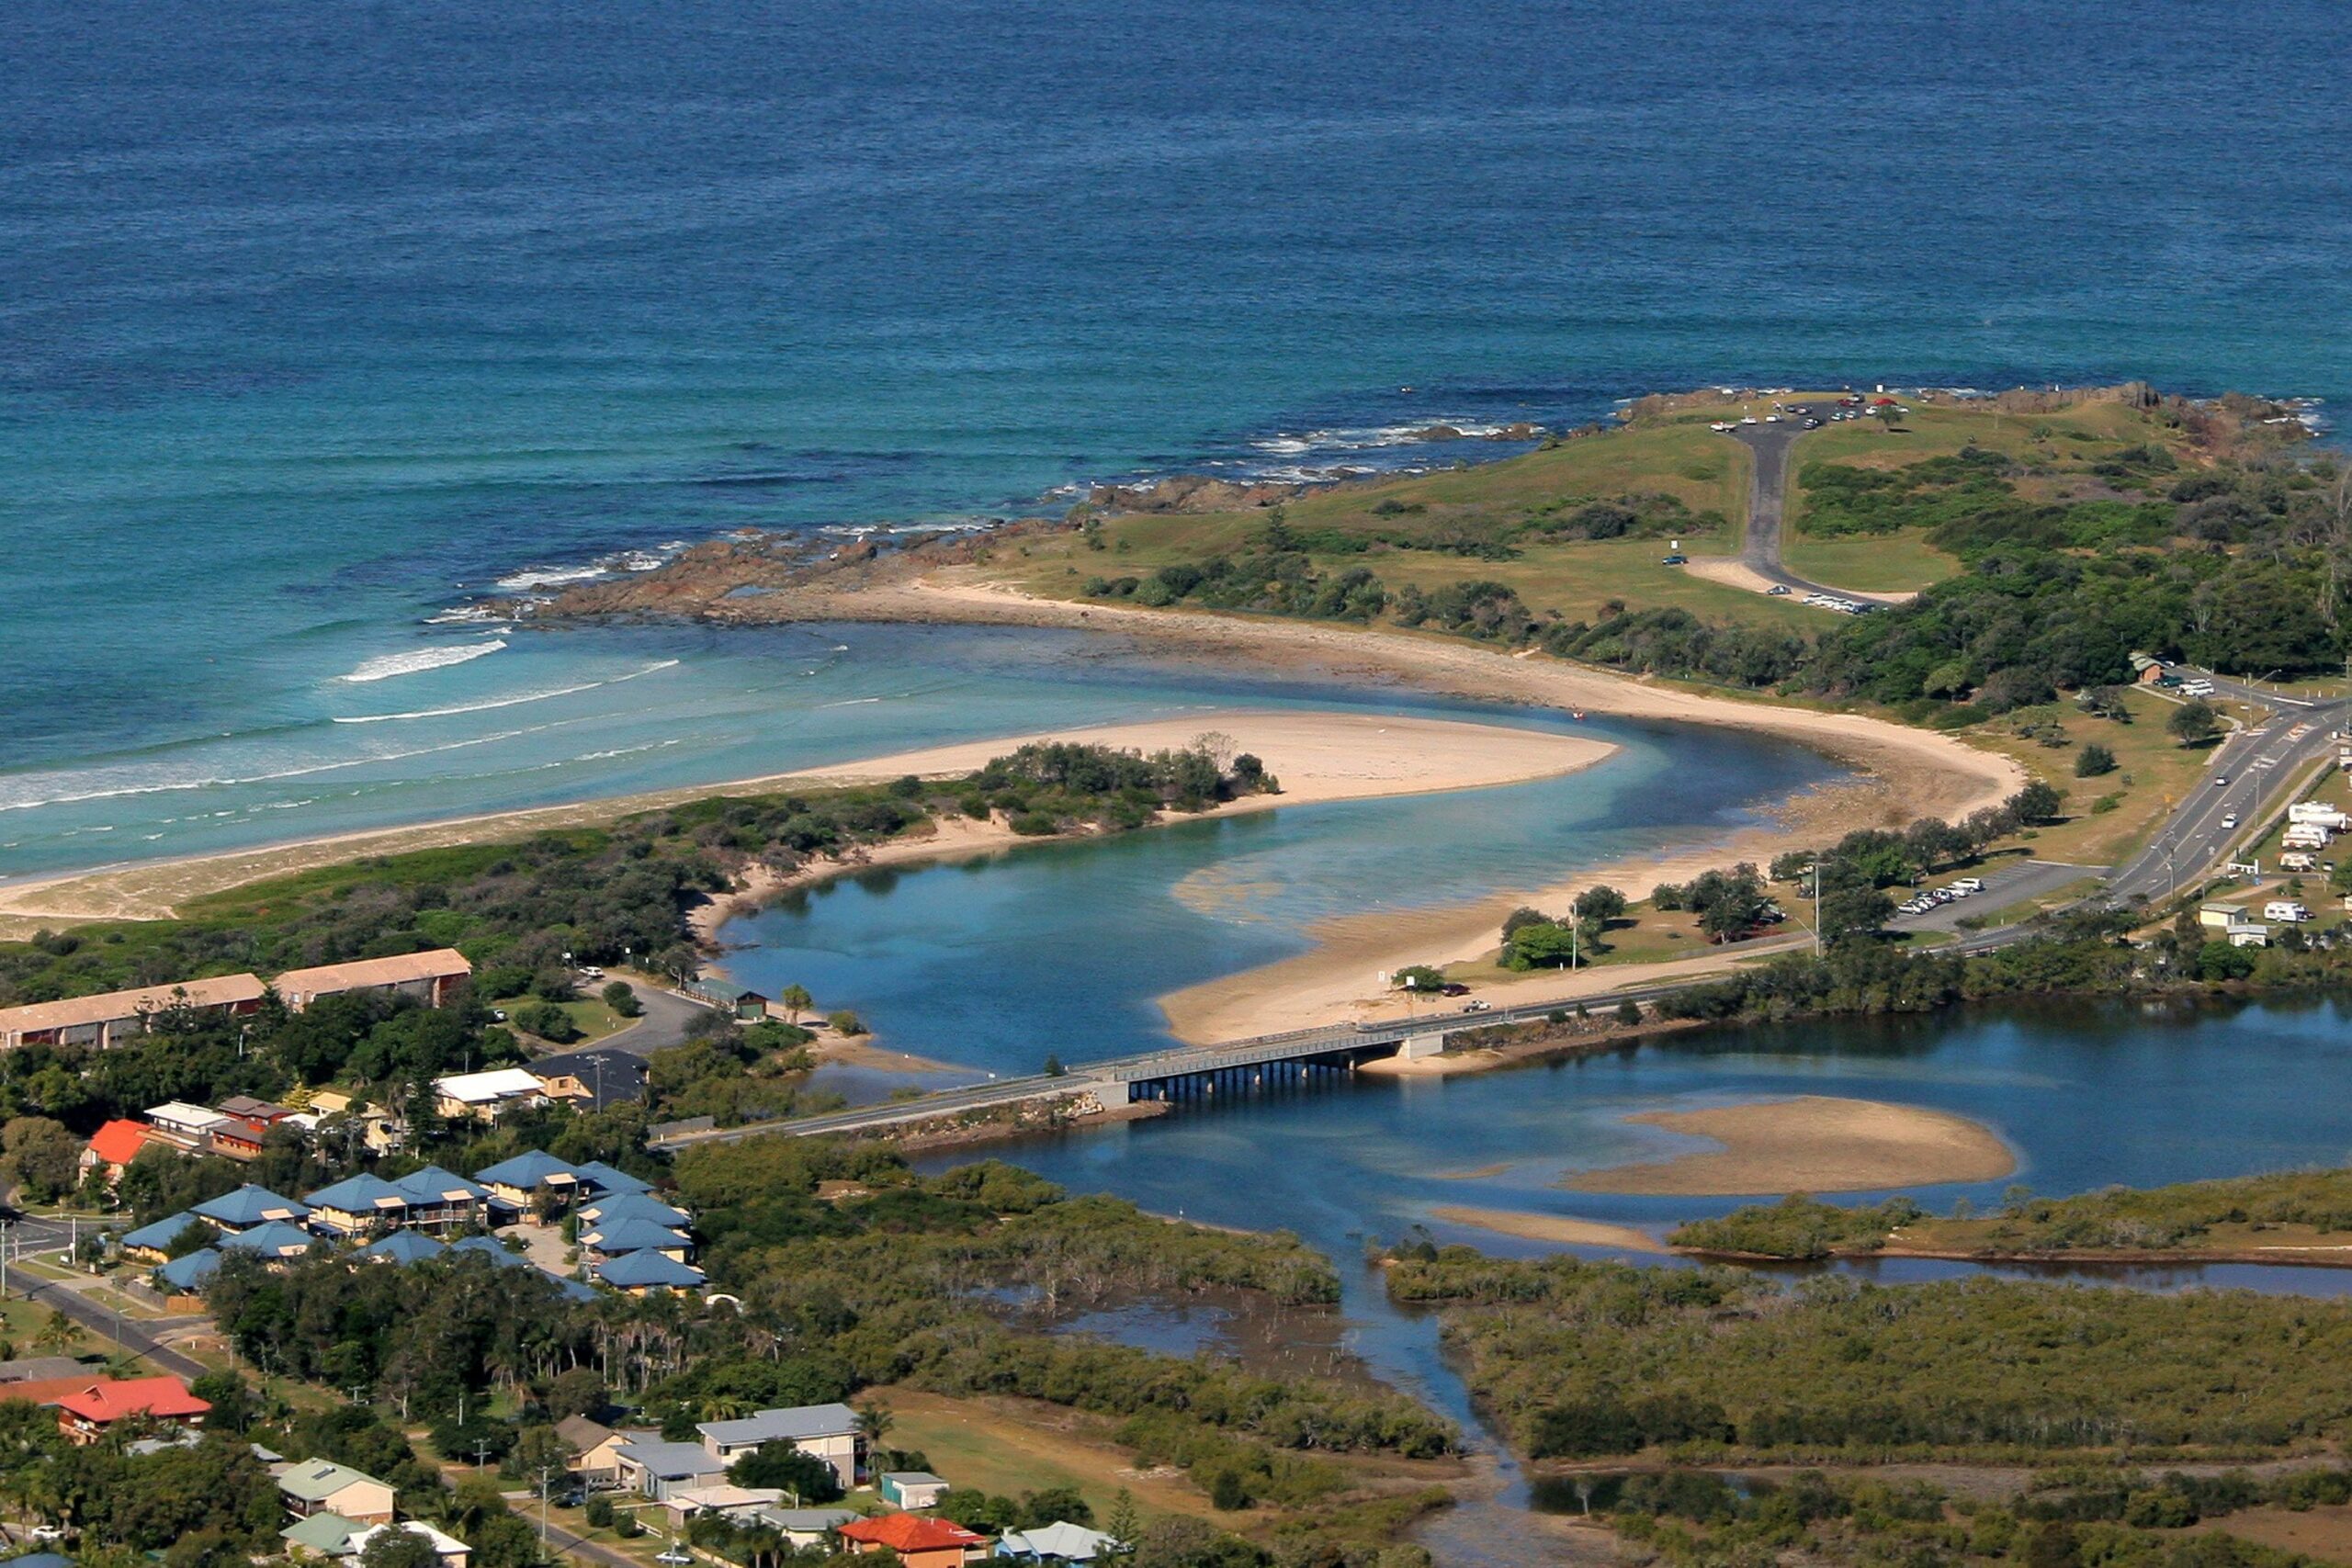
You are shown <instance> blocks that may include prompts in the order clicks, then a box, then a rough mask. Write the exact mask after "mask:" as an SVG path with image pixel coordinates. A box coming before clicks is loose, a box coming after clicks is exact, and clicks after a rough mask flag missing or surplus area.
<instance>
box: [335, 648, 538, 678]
mask: <svg viewBox="0 0 2352 1568" xmlns="http://www.w3.org/2000/svg"><path fill="white" fill-rule="evenodd" d="M505 646H506V641H505V639H504V638H503V637H492V638H490V639H489V640H488V641H486V642H465V643H456V644H447V643H445V644H442V645H441V646H439V647H436V648H420V649H413V650H412V651H410V652H407V653H385V654H379V655H378V656H377V657H376V658H374V659H369V660H364V661H362V662H361V664H360V665H359V667H358V668H357V669H356V670H354V671H351V672H350V673H349V674H347V675H339V676H337V677H335V678H336V679H337V680H339V681H348V682H352V683H353V684H355V685H359V684H364V683H366V682H370V681H390V680H394V679H397V678H398V677H400V676H402V675H419V674H422V673H424V671H427V670H442V669H446V668H447V667H448V666H450V665H452V664H464V663H466V662H468V661H469V660H476V659H481V658H483V657H485V656H487V655H490V654H492V653H496V652H497V651H498V650H499V649H502V648H504V647H505Z"/></svg>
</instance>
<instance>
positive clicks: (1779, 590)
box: [1764, 582, 1789, 598]
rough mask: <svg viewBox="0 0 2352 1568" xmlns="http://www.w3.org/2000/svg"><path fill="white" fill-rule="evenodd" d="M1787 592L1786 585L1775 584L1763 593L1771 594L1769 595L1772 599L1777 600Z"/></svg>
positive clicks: (1783, 583) (1782, 583)
mask: <svg viewBox="0 0 2352 1568" xmlns="http://www.w3.org/2000/svg"><path fill="white" fill-rule="evenodd" d="M1788 591H1789V585H1788V584H1787V583H1785V582H1776V583H1774V584H1772V586H1771V587H1770V588H1768V589H1766V590H1765V591H1764V592H1767V593H1770V594H1771V595H1773V596H1774V597H1776V598H1777V597H1779V596H1780V595H1781V594H1784V593H1786V592H1788Z"/></svg>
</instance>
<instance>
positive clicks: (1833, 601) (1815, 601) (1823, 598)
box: [1804, 593, 1878, 615]
mask: <svg viewBox="0 0 2352 1568" xmlns="http://www.w3.org/2000/svg"><path fill="white" fill-rule="evenodd" d="M1804 602H1805V603H1806V604H1812V605H1814V606H1815V607H1817V608H1819V609H1824V610H1835V611H1837V612H1838V614H1839V615H1869V614H1870V613H1871V611H1872V610H1875V609H1877V608H1878V606H1877V605H1876V604H1871V602H1870V601H1868V600H1867V599H1845V598H1840V597H1839V596H1838V595H1837V594H1835V593H1808V594H1806V595H1805V596H1804Z"/></svg>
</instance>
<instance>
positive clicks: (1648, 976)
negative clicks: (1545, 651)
mask: <svg viewBox="0 0 2352 1568" xmlns="http://www.w3.org/2000/svg"><path fill="white" fill-rule="evenodd" d="M735 604H741V605H744V606H747V607H746V608H743V609H741V610H736V609H733V608H731V606H732V605H735ZM673 608H676V609H679V610H681V611H683V610H684V609H686V608H687V607H686V606H684V605H677V606H673ZM703 612H704V613H706V614H707V615H708V616H710V617H711V618H718V619H725V618H728V617H729V615H740V616H741V618H743V619H745V620H752V619H759V618H775V617H777V616H785V617H787V618H810V619H815V618H825V617H832V618H839V619H842V620H869V621H870V620H881V621H910V622H951V623H966V624H978V625H1009V626H1011V625H1017V626H1069V627H1079V628H1083V629H1088V630H1092V631H1097V632H1103V633H1107V634H1113V635H1118V636H1125V637H1133V638H1136V639H1137V640H1140V641H1146V642H1150V643H1155V644H1162V645H1167V646H1170V647H1172V648H1175V649H1181V650H1182V651H1185V652H1187V653H1191V654H1193V655H1196V656H1198V657H1201V658H1204V659H1207V660H1213V661H1222V662H1231V661H1236V660H1240V661H1247V662H1252V663H1256V664H1259V665H1265V664H1270V663H1271V664H1275V665H1283V664H1288V665H1291V666H1294V667H1298V668H1313V669H1318V670H1322V671H1329V672H1332V673H1338V674H1342V675H1350V676H1354V677H1357V678H1361V679H1373V680H1391V681H1403V682H1408V683H1409V684H1412V685H1414V686H1417V687H1419V688H1422V689H1425V690H1430V691H1434V692H1438V693H1441V694H1447V695H1455V696H1464V697H1469V698H1473V699H1476V700H1481V701H1503V702H1512V703H1520V704H1524V705H1533V706H1539V707H1546V708H1551V709H1554V710H1570V711H1587V712H1593V713H1608V714H1613V715H1617V716H1624V717H1631V718H1656V719H1668V720H1672V721H1675V722H1678V723H1685V724H1708V725H1720V726H1724V727H1727V728H1741V729H1752V730H1758V731H1761V732H1763V733H1767V734H1774V735H1781V736H1785V737H1787V738H1789V739H1793V740H1797V741H1800V742H1802V743H1804V744H1805V745H1808V746H1812V747H1814V748H1815V749H1816V750H1821V751H1823V752H1825V753H1826V754H1828V755H1830V756H1834V757H1836V758H1837V759H1838V760H1839V761H1842V762H1844V763H1846V764H1847V765H1848V766H1849V767H1851V768H1852V769H1854V770H1855V772H1856V773H1857V775H1858V777H1857V778H1856V779H1855V780H1853V781H1852V782H1850V783H1848V784H1839V785H1833V786H1829V787H1826V788H1823V789H1819V790H1815V791H1811V792H1808V793H1807V794H1806V795H1802V796H1800V797H1798V798H1797V799H1796V800H1793V801H1792V802H1790V803H1789V805H1788V806H1787V807H1785V808H1784V809H1783V810H1782V811H1781V813H1779V814H1778V815H1779V818H1780V821H1779V824H1778V826H1777V827H1775V828H1772V829H1750V830H1747V831H1746V832H1743V833H1740V834H1737V835H1734V836H1730V837H1723V836H1710V837H1703V838H1702V837H1697V836H1694V838H1693V840H1692V841H1691V842H1690V843H1689V844H1687V845H1684V846H1682V847H1680V848H1678V849H1671V850H1668V851H1667V852H1663V853H1661V854H1657V855H1652V856H1648V857H1645V858H1644V859H1642V860H1640V861H1636V862H1622V863H1615V864H1611V865H1605V866H1598V867H1589V868H1577V869H1576V870H1574V871H1573V872H1571V870H1570V868H1566V867H1558V868H1555V867H1545V866H1541V865H1533V866H1530V867H1529V868H1528V870H1529V874H1528V877H1527V879H1526V881H1525V882H1524V883H1523V884H1522V885H1521V886H1517V887H1512V888H1498V889H1497V890H1496V892H1495V893H1494V894H1493V895H1492V896H1491V897H1487V898H1484V899H1481V900H1479V901H1477V902H1476V903H1475V904H1470V905H1459V906H1455V907H1453V908H1440V909H1430V910H1425V911H1418V912H1412V913H1408V914H1404V915H1396V914H1382V915H1364V916H1354V917H1348V918H1344V919H1336V920H1331V921H1328V922H1325V923H1323V924H1321V925H1319V926H1317V927H1316V928H1315V929H1314V931H1312V933H1311V934H1312V935H1313V936H1314V937H1315V938H1316V941H1317V946H1316V949H1315V950H1314V951H1313V952H1311V953H1304V954H1302V955H1300V956H1298V957H1296V958H1292V959H1287V960H1284V961H1283V962H1281V963H1278V964H1268V965H1265V966H1263V967H1261V968H1258V969H1253V970H1250V971H1247V972H1245V973H1243V974H1239V975H1234V976H1225V977H1223V978H1220V979H1216V980H1212V981H1208V982H1205V983H1204V984H1201V985H1198V986H1193V987H1187V988H1185V989H1183V990H1181V991H1176V992H1173V993H1170V995H1168V996H1165V997H1163V998H1160V1006H1161V1008H1162V1010H1163V1011H1164V1012H1165V1013H1166V1015H1167V1018H1168V1021H1169V1025H1170V1028H1171V1029H1172V1030H1173V1031H1174V1032H1176V1034H1177V1035H1178V1036H1179V1037H1181V1038H1182V1039H1186V1040H1193V1041H1215V1040H1227V1039H1237V1038H1240V1037H1243V1036H1248V1035H1253V1034H1262V1033H1269V1032H1276V1031H1280V1030H1285V1029H1296V1028H1306V1027H1310V1026H1312V1025H1315V1024H1318V1023H1325V1022H1329V1021H1331V1020H1333V1019H1335V1018H1340V1017H1351V1018H1385V1017H1391V1016H1401V1014H1402V1013H1403V1011H1404V1010H1405V1008H1406V1006H1407V1003H1406V1002H1405V1001H1404V999H1402V998H1399V997H1397V996H1395V995H1392V994H1389V993H1386V992H1384V991H1383V990H1382V989H1381V988H1380V987H1379V984H1378V978H1377V977H1378V976H1379V975H1380V974H1382V973H1384V972H1389V971H1394V970H1396V969H1397V968H1400V967H1403V966H1405V965H1407V964H1453V963H1459V962H1465V961H1469V960H1474V959H1476V958H1480V957H1482V956H1484V955H1486V954H1487V953H1489V952H1491V951H1492V949H1493V948H1494V946H1495V944H1496V941H1497V934H1496V933H1497V931H1498V929H1499V927H1500V924H1501V921H1502V917H1503V916H1504V915H1505V914H1508V913H1509V912H1510V909H1511V908H1514V907H1516V906H1517V905H1520V904H1523V903H1533V904H1536V905H1537V906H1539V907H1542V906H1544V905H1547V904H1560V903H1564V902H1566V900H1567V899H1568V898H1570V897H1574V896H1575V894H1576V893H1577V892H1579V891H1581V890H1582V889H1583V888H1584V887H1587V886H1591V885H1593V884H1594V883H1599V882H1605V883H1608V884H1610V885H1611V886H1618V887H1621V888H1626V889H1630V890H1632V891H1633V892H1634V894H1635V895H1636V896H1640V895H1642V894H1645V893H1646V892H1647V891H1648V889H1649V888H1651V887H1652V886H1656V885H1657V884H1658V883H1659V882H1671V881H1681V880H1687V879H1688V878H1690V877H1691V876H1695V875H1696V874H1699V873H1700V872H1702V871H1705V870H1707V869H1709V868H1710V867H1713V866H1720V865H1725V864H1729V863H1732V862H1735V861H1738V860H1743V859H1745V860H1753V861H1758V862H1759V863H1760V862H1762V861H1765V860H1768V859H1770V857H1771V856H1772V855H1773V854H1775V853H1777V852H1780V851H1781V850H1783V849H1787V848H1790V847H1792V846H1793V845H1796V844H1799V843H1803V842H1808V841H1815V840H1821V839H1823V838H1828V837H1835V836H1837V835H1839V834H1842V833H1844V832H1847V831H1849V830H1850V829H1854V828H1859V827H1881V826H1883V827H1901V826H1905V825H1907V824H1908V823H1910V822H1912V821H1914V820H1916V819H1917V818H1920V817H1928V816H1932V817H1944V818H1957V817H1964V816H1966V815H1967V814H1968V813H1969V812H1971V811H1973V810H1976V809H1977V808H1978V807H1985V806H1993V805H1997V804H1999V803H2000V802H2001V801H2003V800H2006V799H2007V797H2008V796H2009V795H2013V794H2015V793H2016V792H2017V791H2018V789H2020V788H2022V787H2023V786H2024V784H2025V783H2026V780H2027V775H2026V773H2025V771H2024V770H2023V769H2022V768H2020V767H2019V766H2018V764H2017V763H2015V762H2014V761H2010V760H2009V759H2007V758H2006V757H2001V756H1997V755H1996V754H1993V753H1990V752H1986V751H1980V750H1976V749H1974V748H1973V747H1971V746H1968V745H1966V744H1964V743H1962V741H1959V740H1956V739H1952V738H1951V737H1950V736H1947V735H1939V734H1936V733H1933V732H1931V731H1928V730H1922V729H1912V728H1905V727H1904V726H1902V725H1898V724H1893V723H1890V722H1888V721H1886V720H1883V719H1878V718H1871V717H1868V716H1862V715H1858V714H1844V713H1829V712H1822V711H1819V710H1815V709H1812V708H1801V707H1790V706H1784V705H1774V704H1770V703H1766V702H1762V701H1746V700H1741V699H1738V698H1735V697H1731V696H1719V695H1713V694H1700V693H1694V692H1689V691H1685V690H1681V689H1679V688H1677V687H1673V686H1668V685H1663V684H1659V683H1657V682H1648V681H1640V680H1634V679H1629V678H1627V677H1624V676H1620V675H1612V674H1608V673H1605V672H1603V671H1596V670H1591V669H1589V668H1586V667H1584V666H1580V665H1574V664H1569V663H1566V662H1564V661H1562V660H1555V659H1548V658H1544V657H1540V656H1527V657H1522V656H1514V655H1510V654H1506V653H1503V652H1500V651H1497V650H1493V649H1483V648H1479V647H1477V646H1476V645H1474V644H1470V643H1466V642H1464V641H1463V640H1461V639H1459V638H1453V637H1437V636H1433V635H1425V634H1420V633H1411V632H1399V631H1388V630H1373V629H1365V628H1353V627H1346V626H1334V625H1330V624H1329V623H1319V622H1309V621H1288V620H1280V619H1275V618H1272V617H1267V616H1239V615H1215V614H1210V613H1206V612H1200V611H1189V610H1186V611H1168V610H1158V611H1155V610H1144V609H1133V608H1126V607H1123V606H1114V605H1099V604H1069V603H1065V602H1063V601H1059V600H1050V599H1039V598H1035V597H1032V596H1031V595H1029V594H1026V593H1023V592H1018V591H1015V590H1011V589H1007V588H1004V587H1001V586H999V585H995V584H992V583H989V582H988V581H985V580H984V579H983V578H981V577H980V576H979V575H978V572H977V571H976V570H975V569H973V568H969V567H961V566H956V567H945V568H941V569H938V570H933V571H932V572H930V573H929V574H928V575H925V576H923V577H921V578H915V579H909V578H905V577H900V576H891V575H888V574H887V573H886V574H883V575H881V576H880V577H879V578H877V579H876V580H873V581H867V582H865V583H864V584H862V585H857V586H845V585H837V584H834V583H831V582H828V583H827V584H826V585H824V586H821V587H812V588H809V589H806V590H792V591H787V592H782V593H778V594H776V595H773V596H770V597H767V598H755V599H750V600H742V601H720V602H718V603H716V604H706V605H705V606H703ZM1783 945H1785V944H1783ZM1767 951H1770V950H1769V948H1767V947H1766V946H1765V945H1764V944H1750V945H1747V946H1744V947H1742V948H1739V949H1735V950H1728V951H1726V950H1722V949H1717V950H1714V951H1713V952H1710V953H1702V954H1700V955H1698V956H1696V957H1693V958H1689V959H1679V960H1675V961H1673V962H1670V963H1660V964H1617V965H1608V966H1604V967H1601V968H1598V969H1590V970H1583V971H1579V972H1577V974H1575V975H1563V974H1561V973H1559V972H1557V971H1539V972H1536V973H1532V974H1530V975H1527V976H1516V977H1513V978H1512V979H1510V980H1508V981H1499V982H1489V983H1487V985H1486V986H1485V987H1482V990H1483V991H1484V992H1485V993H1486V994H1489V995H1492V996H1494V997H1496V998H1498V999H1506V1000H1508V1001H1510V1002H1512V1003H1523V1002H1545V1001H1553V1000H1561V1001H1573V1000H1578V999H1583V998H1589V997H1594V996H1599V995H1602V994H1605V993H1606V992H1608V991H1611V990H1614V989H1617V988H1619V987H1625V986H1632V985H1637V984H1642V983H1645V982H1652V981H1657V980H1665V979H1674V978H1680V977H1684V976H1691V975H1703V974H1708V973H1713V972H1715V971H1719V970H1721V969H1724V968H1727V967H1729V966H1730V965H1732V964H1737V963H1740V962H1743V961H1746V960H1747V959H1749V958H1751V957H1755V956H1759V955H1761V954H1762V953H1765V952H1767Z"/></svg>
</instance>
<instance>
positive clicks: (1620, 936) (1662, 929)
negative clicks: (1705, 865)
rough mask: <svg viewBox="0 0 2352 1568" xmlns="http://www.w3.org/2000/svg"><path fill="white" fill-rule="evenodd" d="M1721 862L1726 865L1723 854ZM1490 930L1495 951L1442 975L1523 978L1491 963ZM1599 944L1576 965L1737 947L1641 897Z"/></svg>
mask: <svg viewBox="0 0 2352 1568" xmlns="http://www.w3.org/2000/svg"><path fill="white" fill-rule="evenodd" d="M1724 863H1725V864H1726V865H1728V864H1729V863H1730V861H1729V859H1728V858H1727V859H1726V860H1725V862H1724ZM1784 901H1785V900H1784ZM1806 929H1808V928H1806V927H1805V925H1804V921H1803V920H1801V919H1790V920H1789V921H1787V922H1786V923H1784V924H1783V925H1781V926H1777V927H1775V928H1773V935H1775V936H1786V935H1794V934H1802V933H1803V931H1805V930H1806ZM1495 934H1496V939H1497V946H1496V950H1495V952H1494V953H1489V954H1487V956H1486V957H1484V958H1481V959H1479V960H1477V961H1476V962H1475V963H1470V964H1448V965H1446V968H1445V977H1446V978H1447V979H1449V980H1459V981H1461V982H1463V983H1464V985H1471V986H1475V985H1478V984H1480V983H1481V982H1484V983H1487V984H1493V983H1495V982H1498V981H1505V980H1519V979H1524V978H1525V977H1526V976H1528V975H1529V974H1530V973H1532V971H1529V970H1522V969H1506V968H1504V967H1503V966H1502V965H1501V964H1499V963H1498V962H1496V960H1497V959H1498V957H1499V956H1500V954H1501V951H1502V950H1501V946H1500V940H1501V935H1502V933H1501V931H1500V929H1499V928H1498V930H1497V931H1496V933H1495ZM1601 942H1602V943H1603V945H1604V948H1605V951H1603V952H1602V953H1600V954H1599V955H1598V956H1595V955H1592V954H1587V955H1586V956H1585V961H1584V963H1583V964H1581V965H1580V966H1579V967H1583V968H1593V969H1602V968H1607V967H1609V966H1610V965H1611V964H1666V963H1671V962H1673V961H1674V960H1676V959H1678V958H1703V957H1706V956H1708V955H1709V954H1715V955H1721V954H1722V953H1725V952H1733V953H1736V952H1737V951H1738V947H1737V946H1736V945H1735V946H1734V947H1732V948H1729V949H1725V948H1722V947H1718V946H1716V945H1715V944H1714V943H1713V942H1709V941H1708V940H1707V935H1706V933H1705V932H1704V931H1701V930H1700V929H1699V917H1698V916H1697V915H1695V914H1693V913H1691V912H1690V911H1688V910H1679V909H1678V910H1668V909H1659V908H1654V907H1652V905H1651V904H1650V903H1649V901H1648V900H1646V899H1644V900H1643V901H1641V902H1640V903H1637V904H1632V905H1629V906H1627V908H1626V910H1625V912H1624V914H1623V915H1621V916H1619V917H1618V918H1617V919H1613V920H1611V921H1610V922H1609V929H1608V931H1606V932H1604V933H1603V934H1602V937H1601Z"/></svg>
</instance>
